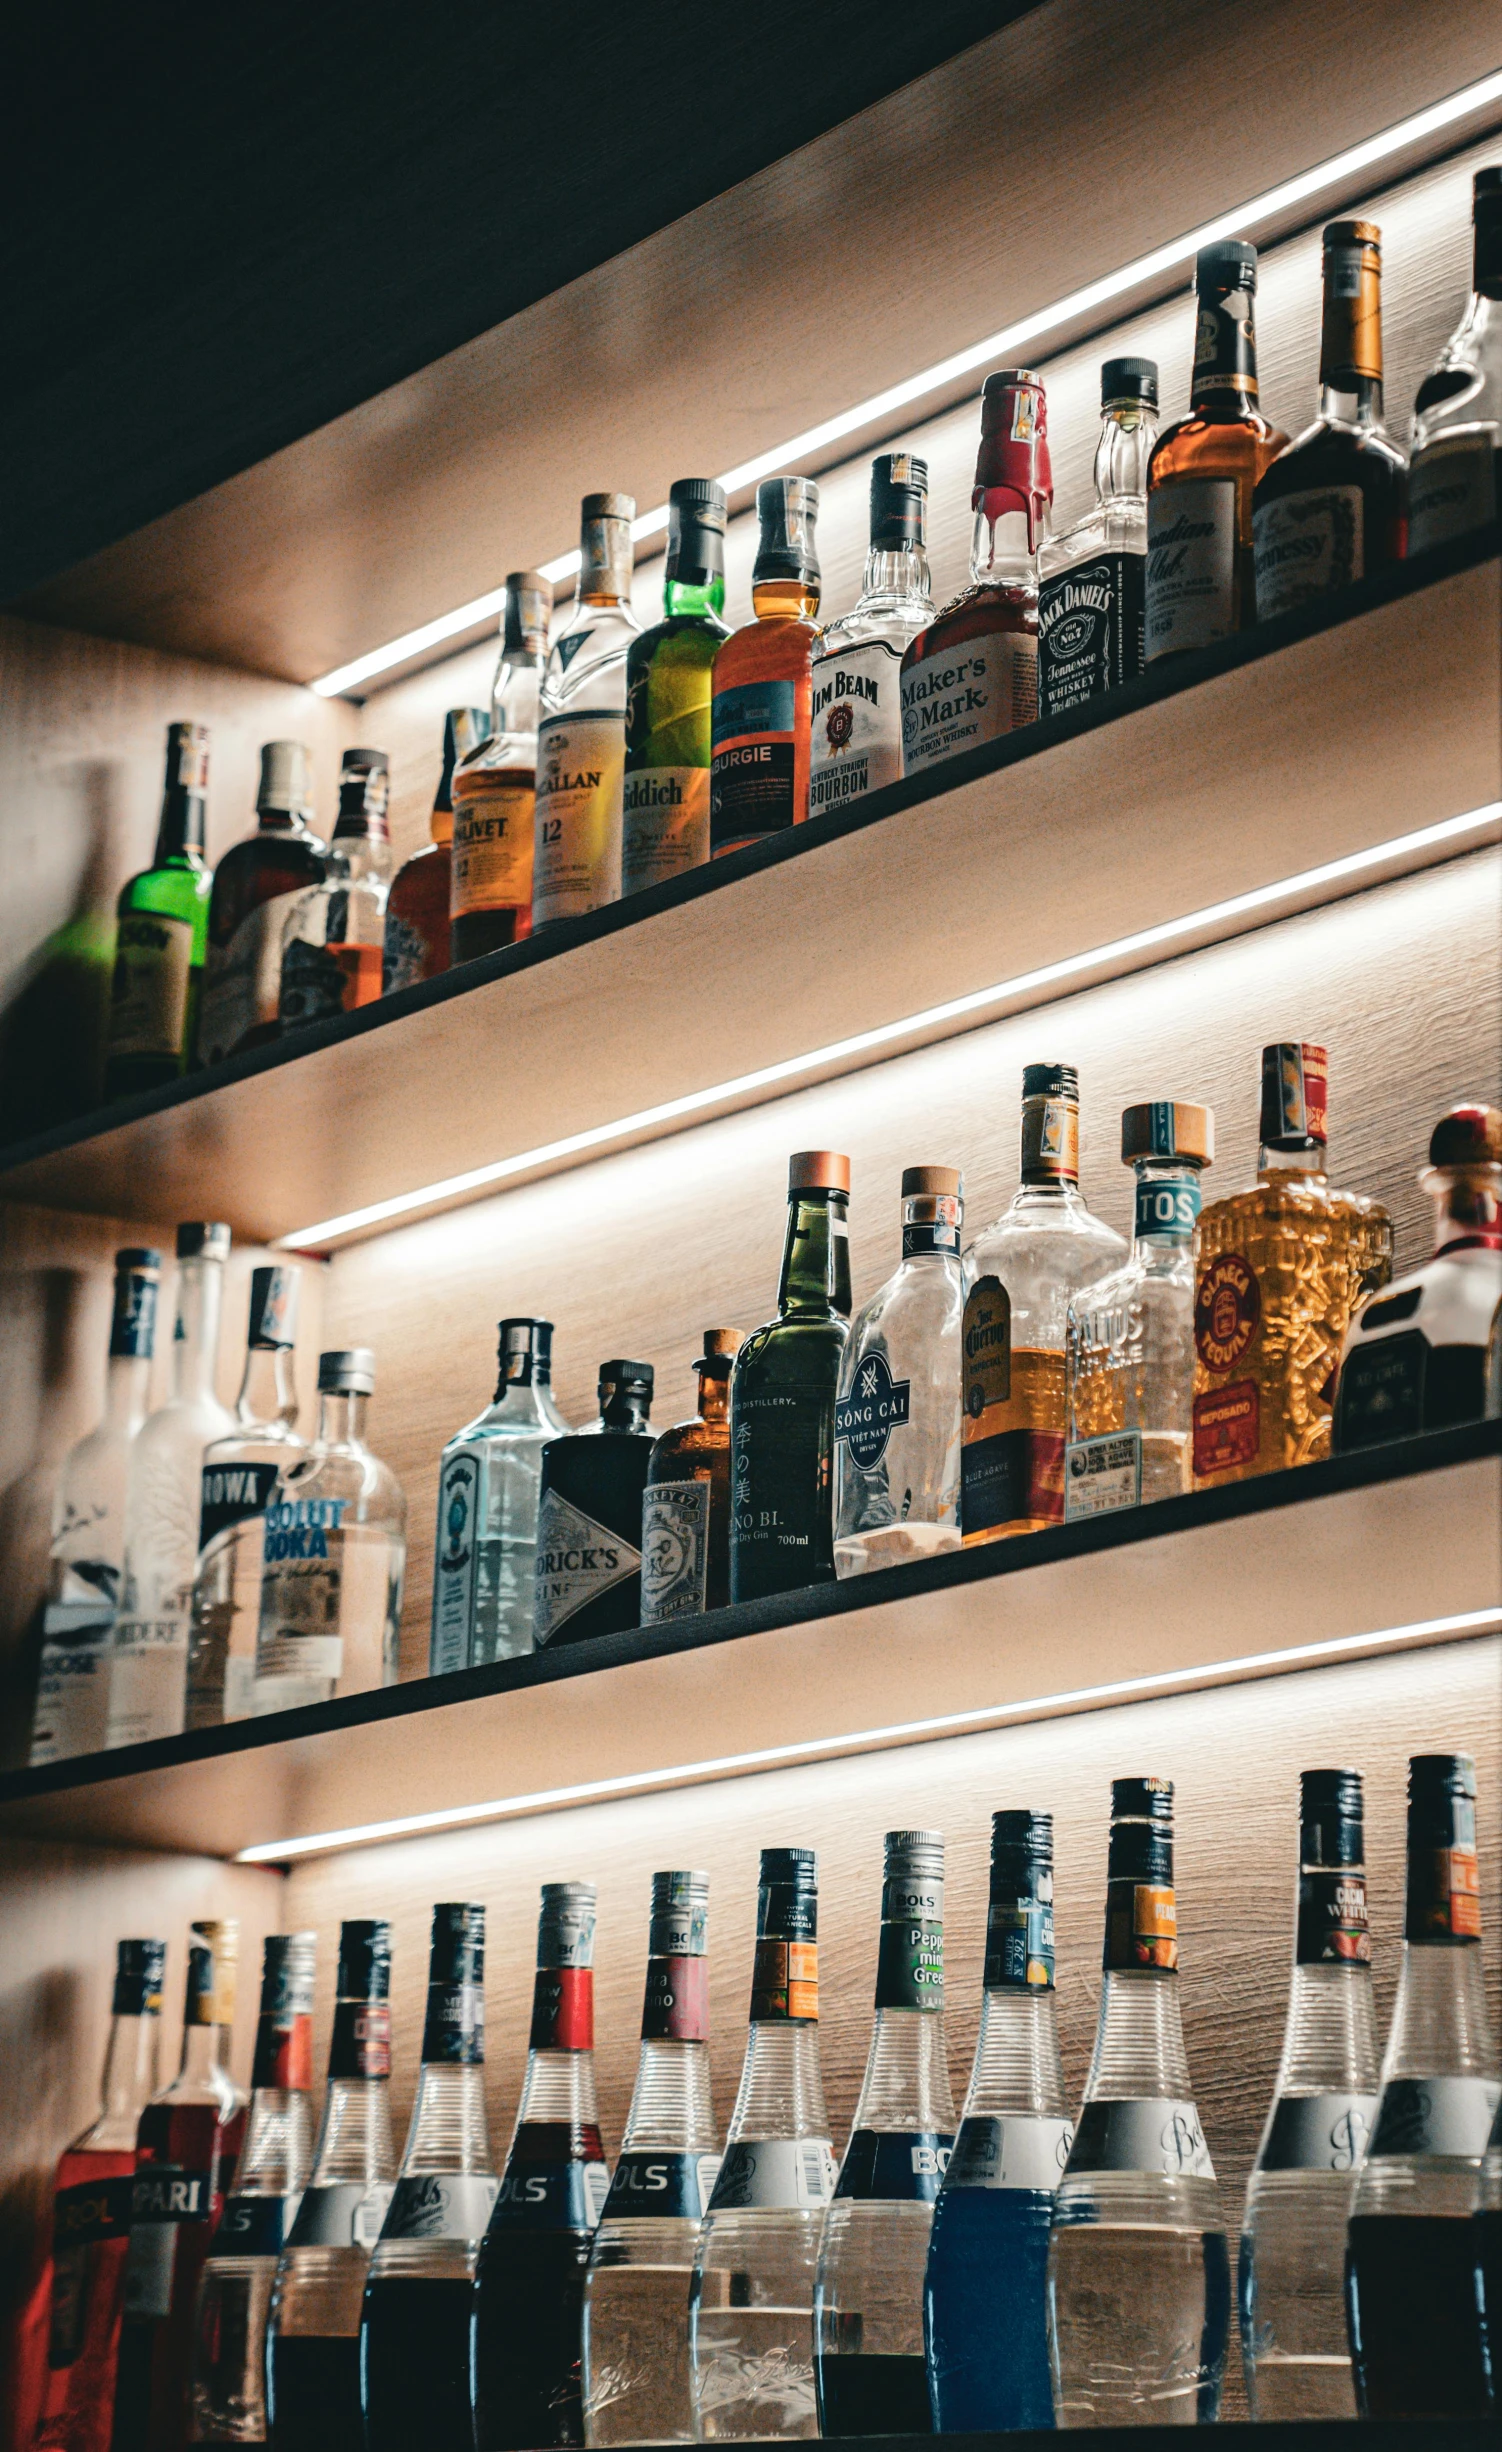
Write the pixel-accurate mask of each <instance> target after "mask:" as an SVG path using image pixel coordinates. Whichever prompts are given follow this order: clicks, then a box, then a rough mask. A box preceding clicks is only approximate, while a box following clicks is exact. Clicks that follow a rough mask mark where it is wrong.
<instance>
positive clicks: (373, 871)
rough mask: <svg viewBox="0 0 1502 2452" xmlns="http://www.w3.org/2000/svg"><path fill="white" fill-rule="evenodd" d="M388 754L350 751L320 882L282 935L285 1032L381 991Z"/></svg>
mask: <svg viewBox="0 0 1502 2452" xmlns="http://www.w3.org/2000/svg"><path fill="white" fill-rule="evenodd" d="M390 794H391V778H390V770H389V765H388V761H387V757H386V752H385V751H384V749H346V751H345V753H344V758H343V762H342V764H341V767H340V772H339V815H338V817H337V818H336V819H335V821H334V832H333V836H332V839H331V840H330V843H329V852H328V863H327V866H326V867H325V869H324V873H323V876H322V878H321V880H320V881H319V883H318V884H317V885H315V886H310V887H309V889H308V891H307V893H306V894H299V895H298V897H297V899H296V901H295V902H294V903H293V905H292V908H291V910H290V911H289V912H288V914H287V919H286V923H285V926H284V927H283V930H282V978H281V988H280V991H279V995H278V1001H277V1020H278V1023H279V1025H280V1027H281V1028H282V1029H283V1030H299V1029H301V1028H302V1027H303V1026H304V1025H305V1024H306V1023H308V1022H326V1021H331V1020H332V1019H333V1018H334V1016H335V1015H336V1014H339V1013H352V1012H353V1011H354V1010H355V1008H356V1006H358V1005H370V1004H374V1002H375V1000H376V998H377V997H378V996H379V995H380V993H381V963H382V954H381V948H382V945H383V943H384V940H385V932H386V902H387V898H388V896H389V894H390V892H391V871H392V867H393V865H394V863H393V860H392V853H391V836H390V834H389V832H388V831H387V826H386V807H387V802H388V801H389V799H390Z"/></svg>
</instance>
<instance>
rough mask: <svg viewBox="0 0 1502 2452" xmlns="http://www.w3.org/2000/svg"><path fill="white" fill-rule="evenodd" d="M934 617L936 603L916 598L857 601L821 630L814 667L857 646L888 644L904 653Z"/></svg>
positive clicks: (881, 645) (885, 645)
mask: <svg viewBox="0 0 1502 2452" xmlns="http://www.w3.org/2000/svg"><path fill="white" fill-rule="evenodd" d="M933 618H934V608H933V606H932V604H931V603H929V602H927V600H919V599H916V598H908V599H906V600H905V601H902V602H898V603H891V602H888V603H876V604H870V605H867V604H860V603H857V604H854V605H852V606H851V608H850V611H849V612H848V613H842V614H841V615H840V617H839V619H838V620H837V621H832V622H828V623H826V624H825V626H824V628H823V629H822V630H821V631H820V632H819V636H818V642H817V644H816V646H815V648H814V670H815V671H816V672H817V671H818V669H819V666H820V665H821V664H828V663H831V662H832V661H833V660H834V659H835V658H836V657H837V656H841V655H845V654H848V653H849V651H850V650H851V649H852V648H856V647H886V648H889V649H890V650H891V652H892V654H893V656H894V657H900V656H901V655H902V652H903V650H904V648H905V647H906V646H907V644H908V641H909V640H910V639H913V638H916V637H917V635H918V632H919V631H920V630H922V629H924V628H925V627H926V625H927V624H928V623H930V622H931V621H932V620H933Z"/></svg>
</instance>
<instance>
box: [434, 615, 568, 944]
mask: <svg viewBox="0 0 1502 2452" xmlns="http://www.w3.org/2000/svg"><path fill="white" fill-rule="evenodd" d="M552 611H553V590H552V587H551V586H550V584H549V582H548V581H547V580H546V579H544V577H543V575H542V573H541V571H537V570H514V571H512V572H511V573H510V575H509V577H508V578H507V581H506V609H505V611H504V613H503V614H502V616H501V655H500V661H499V663H498V664H497V666H496V670H495V679H494V681H493V682H492V683H491V685H490V704H491V728H490V734H489V737H488V738H487V739H485V740H483V741H481V742H479V743H478V744H477V745H476V747H475V748H473V749H472V750H471V751H470V753H469V755H468V757H466V758H461V760H460V761H459V764H458V765H457V766H456V767H455V769H454V793H453V798H454V817H453V831H454V842H453V852H452V856H451V859H450V863H449V960H450V961H451V962H472V961H474V959H475V958H476V956H477V955H479V954H493V953H496V952H498V951H499V950H500V948H501V947H502V946H505V945H516V944H519V943H520V941H521V939H522V938H523V937H528V936H530V935H531V933H532V855H533V835H534V830H535V825H536V806H535V803H536V793H537V693H538V689H539V687H540V685H541V681H542V667H543V660H544V658H545V657H546V655H547V652H548V623H549V620H550V619H551V616H552Z"/></svg>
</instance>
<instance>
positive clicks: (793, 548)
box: [709, 477, 822, 858]
mask: <svg viewBox="0 0 1502 2452" xmlns="http://www.w3.org/2000/svg"><path fill="white" fill-rule="evenodd" d="M756 516H757V519H758V521H759V522H760V525H761V542H760V544H759V546H758V547H757V553H756V561H755V564H754V566H753V568H752V573H751V602H752V605H753V606H754V608H755V611H756V619H755V621H752V622H747V624H746V626H745V628H744V629H743V630H737V631H736V632H735V634H734V635H733V637H731V638H728V639H727V640H726V641H725V643H724V645H723V646H722V647H721V648H720V650H719V652H718V654H717V655H716V657H715V660H714V703H713V713H712V728H713V763H712V765H711V768H710V784H709V840H710V848H711V850H712V851H713V853H714V854H715V856H716V858H718V856H719V854H720V853H721V852H725V851H735V850H738V849H739V847H740V845H741V844H743V843H760V842H763V841H765V839H766V837H767V836H768V835H770V834H781V833H782V832H783V830H784V828H785V827H788V826H797V825H800V824H801V823H802V821H803V819H804V818H806V817H807V815H808V723H809V704H810V698H811V683H810V678H809V673H810V667H811V665H812V662H813V654H814V648H815V645H816V644H817V641H818V636H819V632H818V628H817V625H816V623H815V621H814V615H815V614H816V613H817V612H818V610H819V592H820V588H821V585H822V580H821V577H820V572H819V549H818V546H817V545H816V543H815V542H814V523H815V521H816V520H817V519H818V516H819V489H818V487H817V486H816V485H815V484H814V482H813V480H812V478H810V477H763V479H762V481H761V483H760V485H759V486H758V487H757V489H756Z"/></svg>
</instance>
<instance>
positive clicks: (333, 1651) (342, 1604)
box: [251, 1346, 407, 1712]
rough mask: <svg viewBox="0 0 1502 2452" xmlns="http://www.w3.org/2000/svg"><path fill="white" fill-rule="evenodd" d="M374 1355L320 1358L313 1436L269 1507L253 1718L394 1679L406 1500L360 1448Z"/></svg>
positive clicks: (358, 1351) (352, 1352)
mask: <svg viewBox="0 0 1502 2452" xmlns="http://www.w3.org/2000/svg"><path fill="white" fill-rule="evenodd" d="M374 1393H375V1357H374V1355H373V1354H371V1353H370V1352H368V1351H367V1349H366V1348H365V1347H363V1346H354V1347H351V1348H349V1349H348V1350H347V1351H342V1352H338V1353H332V1354H320V1355H319V1357H318V1436H317V1438H316V1439H315V1440H314V1441H313V1444H312V1446H311V1447H310V1448H309V1450H308V1452H307V1454H306V1455H305V1456H302V1457H299V1459H298V1460H297V1462H296V1463H294V1464H292V1465H290V1466H288V1468H287V1469H286V1470H285V1471H284V1472H283V1473H282V1474H281V1476H280V1478H279V1479H278V1482H277V1485H276V1489H275V1491H274V1492H273V1494H272V1496H271V1498H270V1499H269V1500H268V1502H267V1506H266V1532H265V1551H266V1563H265V1568H264V1571H263V1573H262V1577H261V1606H260V1615H259V1617H258V1619H257V1622H256V1649H255V1674H254V1679H253V1682H252V1685H251V1709H252V1711H253V1712H263V1711H290V1710H292V1709H294V1708H295V1707H296V1706H297V1705H298V1704H300V1703H323V1702H328V1701H329V1700H331V1699H332V1697H333V1696H334V1695H336V1694H367V1693H369V1691H370V1689H371V1688H372V1687H373V1686H394V1685H395V1684H396V1681H397V1673H398V1658H397V1646H398V1643H399V1641H400V1636H401V1624H402V1578H403V1574H404V1572H405V1569H406V1563H407V1502H406V1499H405V1498H404V1497H403V1495H402V1491H401V1486H400V1484H399V1483H398V1481H397V1478H396V1475H395V1474H394V1473H393V1472H392V1471H391V1468H390V1466H389V1465H385V1464H382V1462H381V1460H380V1458H379V1456H374V1455H372V1453H371V1451H370V1449H369V1448H368V1447H367V1446H366V1444H365V1408H366V1405H367V1404H368V1403H369V1401H370V1398H371V1397H372V1396H373V1395H374Z"/></svg>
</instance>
